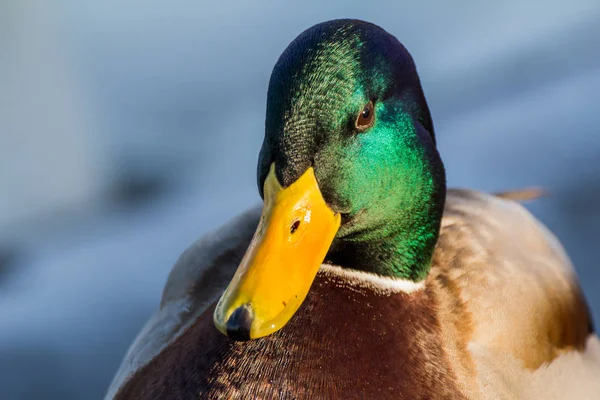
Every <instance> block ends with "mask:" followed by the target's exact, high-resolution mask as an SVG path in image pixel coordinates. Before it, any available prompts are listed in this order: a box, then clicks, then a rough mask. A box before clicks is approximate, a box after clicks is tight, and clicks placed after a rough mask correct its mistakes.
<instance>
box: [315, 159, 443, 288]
mask: <svg viewBox="0 0 600 400" xmlns="http://www.w3.org/2000/svg"><path fill="white" fill-rule="evenodd" d="M433 153H435V154H433ZM429 156H430V157H431V158H430V160H429V161H431V162H430V163H426V165H429V166H430V168H426V169H424V170H423V173H422V175H423V176H422V179H421V178H417V179H416V180H417V182H418V183H417V184H416V185H412V186H411V188H412V189H411V190H402V189H398V190H397V191H395V192H393V193H390V196H391V199H390V200H389V201H380V202H374V206H373V208H369V209H364V210H362V211H361V212H359V213H357V214H356V215H354V216H346V218H345V219H346V220H345V221H344V219H343V220H342V229H341V230H340V234H339V235H338V237H337V238H336V240H335V241H334V243H333V245H332V247H331V249H330V251H329V254H328V255H327V257H326V261H327V262H330V263H332V264H335V265H339V266H341V267H344V268H349V269H355V270H362V271H365V272H371V273H374V274H377V275H381V276H384V277H391V278H399V279H407V280H411V281H415V282H418V281H421V280H423V279H425V277H426V276H427V274H428V273H429V269H430V264H431V259H432V256H433V252H434V249H435V245H436V243H437V240H438V236H439V231H440V225H441V220H442V214H443V211H444V204H445V199H446V181H445V174H444V168H443V164H442V163H441V160H439V156H438V154H437V151H435V150H433V151H432V154H430V155H429ZM344 225H345V226H344Z"/></svg>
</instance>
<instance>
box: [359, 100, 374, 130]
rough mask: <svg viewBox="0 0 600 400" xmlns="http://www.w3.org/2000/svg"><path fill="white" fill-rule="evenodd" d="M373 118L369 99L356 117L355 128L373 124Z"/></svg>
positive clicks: (362, 128) (360, 128) (363, 127)
mask: <svg viewBox="0 0 600 400" xmlns="http://www.w3.org/2000/svg"><path fill="white" fill-rule="evenodd" d="M374 119H375V110H374V109H373V102H372V101H370V102H368V103H367V105H366V106H364V108H363V109H362V111H361V112H360V113H359V114H358V117H357V118H356V128H357V129H359V130H365V129H367V128H369V127H370V126H371V125H373V120H374Z"/></svg>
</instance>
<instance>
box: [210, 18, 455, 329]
mask: <svg viewBox="0 0 600 400" xmlns="http://www.w3.org/2000/svg"><path fill="white" fill-rule="evenodd" d="M265 125H266V126H265V137H264V142H263V145H262V149H261V151H260V155H259V160H258V188H259V192H260V194H261V196H262V198H263V200H264V207H263V213H262V216H261V218H260V222H259V225H258V228H257V230H256V233H255V235H254V237H253V239H252V242H251V244H250V246H249V248H248V250H247V252H246V254H245V256H244V258H243V259H242V261H241V264H240V266H239V268H238V270H237V272H236V273H235V276H234V277H233V279H232V281H231V283H230V284H229V286H228V287H227V289H226V291H225V292H224V294H223V295H222V297H221V299H220V300H219V302H218V304H217V307H216V308H215V313H214V321H215V324H216V326H217V328H218V329H219V330H220V331H221V332H223V333H224V334H226V335H228V336H230V337H231V338H233V339H236V340H248V339H255V338H259V337H262V336H266V335H269V334H271V333H273V332H275V331H277V330H279V329H281V328H282V327H283V326H284V325H285V324H286V323H287V322H288V321H289V320H290V319H291V318H292V317H293V315H294V313H295V312H296V311H297V310H298V308H299V307H300V305H301V304H302V302H303V300H304V299H305V297H306V295H307V294H308V292H309V289H310V287H311V285H312V282H313V280H314V279H315V277H316V275H317V272H318V270H319V268H320V266H321V264H322V263H323V262H324V261H326V262H329V263H332V264H335V265H338V266H340V267H342V268H348V269H354V270H362V271H365V272H367V273H372V274H377V275H379V276H382V277H387V278H389V279H405V280H410V281H414V282H419V281H422V280H423V279H425V277H426V275H427V273H428V271H429V265H430V262H431V257H432V255H433V250H434V247H435V243H436V241H437V237H438V234H439V228H440V222H441V217H442V211H443V207H444V200H445V195H446V186H445V173H444V167H443V164H442V161H441V159H440V157H439V154H438V151H437V149H436V144H435V137H434V131H433V124H432V121H431V117H430V114H429V109H428V106H427V103H426V101H425V97H424V95H423V91H422V89H421V84H420V81H419V77H418V74H417V71H416V68H415V64H414V62H413V60H412V57H411V56H410V54H409V53H408V51H407V50H406V49H405V48H404V46H403V45H402V44H401V43H400V42H399V41H398V40H397V39H396V38H395V37H393V36H392V35H390V34H389V33H387V32H386V31H384V30H383V29H382V28H380V27H378V26H376V25H373V24H370V23H367V22H363V21H357V20H334V21H328V22H324V23H321V24H318V25H315V26H313V27H312V28H310V29H308V30H306V31H305V32H303V33H302V34H300V35H299V36H298V37H297V38H296V39H295V40H294V41H293V42H292V43H291V44H290V45H289V46H288V47H287V49H286V50H285V51H284V52H283V54H282V55H281V57H280V58H279V60H278V61H277V63H276V65H275V67H274V69H273V72H272V75H271V79H270V82H269V90H268V95H267V115H266V124H265Z"/></svg>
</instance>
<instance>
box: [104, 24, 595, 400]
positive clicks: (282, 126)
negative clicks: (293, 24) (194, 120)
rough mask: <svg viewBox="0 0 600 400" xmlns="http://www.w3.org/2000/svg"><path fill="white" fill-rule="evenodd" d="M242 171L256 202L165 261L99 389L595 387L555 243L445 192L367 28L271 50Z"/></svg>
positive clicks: (419, 117)
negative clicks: (153, 301)
mask: <svg viewBox="0 0 600 400" xmlns="http://www.w3.org/2000/svg"><path fill="white" fill-rule="evenodd" d="M257 175H258V188H259V192H260V195H261V197H262V198H263V200H264V204H263V205H262V207H258V208H255V209H251V210H249V211H248V212H246V213H244V214H242V215H241V216H238V217H236V218H235V219H233V220H232V221H231V222H229V223H228V224H227V225H225V226H224V227H223V228H221V229H220V230H218V231H217V232H213V233H212V234H209V235H207V236H206V237H205V238H203V239H201V240H200V241H199V242H197V243H195V244H193V245H192V246H191V247H190V248H189V249H188V250H186V251H185V252H184V253H183V255H182V256H181V258H180V259H179V260H178V262H177V263H176V265H175V266H174V268H173V270H172V272H171V274H170V276H169V278H168V281H167V283H166V286H165V289H164V292H163V297H162V303H161V305H160V310H159V311H158V312H157V313H156V314H155V315H154V316H153V317H152V318H151V319H150V321H149V322H148V323H147V324H146V326H145V327H144V328H143V330H142V332H141V333H140V335H139V336H138V338H137V339H136V341H135V342H134V343H133V345H132V346H131V348H130V350H129V352H128V354H127V356H126V358H125V360H124V361H123V364H122V366H121V368H120V370H119V372H118V373H117V376H116V378H115V380H114V382H113V384H112V386H111V388H110V389H109V393H108V395H107V398H114V399H119V400H123V399H198V398H201V399H221V398H223V399H225V398H227V399H229V398H236V399H238V398H239V399H250V398H264V399H275V398H282V399H283V398H285V399H324V398H340V399H351V398H364V399H463V398H464V399H490V398H498V399H558V398H560V399H592V398H593V399H598V398H600V379H599V377H600V342H599V340H598V337H597V336H596V334H595V333H594V328H593V324H592V321H591V317H590V313H589V311H588V307H587V305H586V301H585V299H584V297H583V295H582V292H581V289H580V287H579V284H578V282H577V278H576V275H575V272H574V270H573V268H572V265H571V263H570V261H569V259H568V258H567V256H566V254H565V252H564V250H563V248H562V247H561V245H560V243H559V242H558V241H557V239H556V238H555V237H554V236H553V235H552V234H551V233H550V232H549V231H548V230H547V229H546V228H545V227H544V226H543V225H542V224H541V223H540V222H538V221H537V220H536V219H535V218H534V217H533V216H532V215H531V214H529V213H528V212H527V211H526V210H525V209H524V208H523V207H522V206H521V205H519V204H518V203H517V202H514V201H512V200H510V199H509V198H510V197H511V196H510V195H508V196H507V195H503V196H494V195H492V194H485V193H480V192H476V191H470V190H452V189H450V190H447V189H446V180H445V171H444V165H443V163H442V160H441V158H440V156H439V154H438V150H437V148H436V139H435V134H434V128H433V124H432V119H431V117H430V112H429V108H428V105H427V102H426V101H425V97H424V94H423V91H422V88H421V84H420V81H419V77H418V74H417V71H416V68H415V64H414V62H413V59H412V57H411V56H410V54H409V53H408V51H407V50H406V49H405V48H404V46H403V45H402V44H401V43H400V42H399V41H398V40H397V39H396V38H395V37H393V36H392V35H390V34H389V33H387V32H386V31H385V30H383V29H382V28H380V27H378V26H376V25H373V24H370V23H367V22H363V21H357V20H334V21H329V22H324V23H321V24H318V25H315V26H313V27H312V28H310V29H308V30H306V31H305V32H303V33H302V34H300V35H299V36H298V37H297V38H296V39H295V40H294V41H293V42H292V43H291V44H290V45H289V46H288V48H287V49H286V50H285V51H284V52H283V54H282V55H281V57H280V58H279V60H278V61H277V63H276V65H275V67H274V69H273V73H272V75H271V79H270V82H269V89H268V94H267V111H266V128H265V137H264V142H263V145H262V149H261V151H260V155H259V160H258V174H257ZM515 197H518V196H515Z"/></svg>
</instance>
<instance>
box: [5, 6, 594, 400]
mask: <svg viewBox="0 0 600 400" xmlns="http://www.w3.org/2000/svg"><path fill="white" fill-rule="evenodd" d="M455 3H456V2H454V3H449V2H441V1H440V2H436V3H435V6H432V5H430V4H422V3H417V2H413V3H407V2H392V1H385V2H379V3H373V4H370V3H369V4H367V3H365V2H364V1H363V2H359V1H350V2H340V1H334V2H329V3H326V4H322V3H319V2H316V1H303V2H302V3H295V4H288V3H286V4H283V3H277V2H274V1H273V2H266V3H261V5H260V6H259V5H257V4H256V3H255V2H249V1H246V2H236V3H233V2H221V3H219V4H210V5H208V4H200V3H197V2H191V1H175V2H169V3H152V4H149V3H147V2H141V1H126V2H117V1H115V0H109V1H105V2H91V1H87V0H86V1H75V0H70V1H67V0H62V1H59V2H57V3H56V5H55V7H56V9H52V10H51V11H52V15H53V16H54V17H53V18H54V21H55V25H56V26H57V27H58V28H57V32H58V33H57V35H56V38H57V40H58V41H60V42H61V48H63V49H64V53H63V54H62V55H61V57H64V59H65V60H67V61H68V65H69V68H70V71H71V72H70V75H69V76H70V77H72V79H73V80H74V82H76V83H75V84H74V85H75V86H76V88H77V90H78V92H79V95H80V96H81V98H82V99H83V100H82V102H83V103H84V105H83V106H82V107H83V111H84V112H86V113H87V115H88V118H89V120H92V121H93V122H91V123H90V125H91V126H93V128H94V131H95V133H94V135H95V136H94V139H93V140H97V141H98V143H102V146H99V147H98V160H100V161H98V162H102V164H103V167H102V168H101V170H102V171H103V174H104V175H102V178H101V179H103V180H105V181H106V184H104V185H101V186H100V187H102V188H106V189H104V190H105V191H106V193H105V195H100V196H98V200H97V202H92V203H90V204H89V205H88V206H87V207H84V209H83V210H77V212H75V211H73V212H72V213H71V214H72V215H71V214H69V213H66V214H65V215H64V218H62V217H61V218H56V217H55V218H52V219H51V221H52V223H49V222H48V221H49V220H48V219H44V218H41V217H40V219H39V220H35V219H34V220H31V221H28V222H27V223H26V224H25V223H24V224H23V226H22V227H19V229H17V230H16V231H19V235H16V234H15V235H14V240H12V241H10V240H9V241H8V242H7V243H17V244H18V245H17V254H18V256H17V257H15V260H14V261H13V262H12V263H11V264H10V265H11V269H10V270H9V271H7V272H6V273H5V276H4V278H3V279H2V280H0V326H2V327H3V329H1V330H0V398H2V399H29V398H45V399H54V398H57V399H59V398H60V399H88V398H89V399H94V398H100V397H101V396H102V395H103V393H104V391H105V390H106V389H107V387H108V384H109V382H110V380H111V379H112V375H113V374H114V372H115V371H116V369H117V367H118V364H119V362H120V360H121V358H122V357H123V355H124V353H125V351H126V349H127V347H128V345H129V344H130V343H131V341H132V340H133V338H134V337H135V335H136V334H137V332H138V330H139V329H140V327H141V325H142V324H143V322H144V321H145V319H146V318H147V317H148V316H149V315H150V314H151V313H152V312H153V310H154V309H155V308H156V307H157V305H158V302H159V300H160V293H161V290H162V285H163V283H164V281H165V279H166V276H167V274H168V272H169V270H170V267H171V266H172V264H173V262H174V261H175V260H176V258H177V257H178V255H179V254H180V253H181V251H183V249H185V247H187V246H188V245H189V244H190V243H191V242H192V241H194V240H195V239H196V238H197V237H198V236H200V235H202V234H203V233H205V232H207V231H208V230H210V229H212V228H214V227H217V226H218V225H219V224H221V223H223V222H224V221H225V220H227V219H228V218H230V217H231V216H233V215H235V214H236V213H238V212H240V211H242V210H243V209H245V208H246V207H248V206H249V205H251V204H253V203H255V202H258V201H259V197H258V194H257V191H256V186H255V162H256V158H257V153H258V149H259V147H260V142H261V138H262V130H263V124H264V108H265V97H266V96H265V94H266V85H267V82H268V77H269V74H270V71H271V68H272V66H273V64H274V62H275V60H276V59H277V57H278V55H279V54H280V52H281V51H282V50H283V49H284V48H285V46H286V45H287V44H288V43H289V42H290V41H291V40H292V39H293V38H294V37H295V36H296V35H297V34H298V33H299V32H301V31H302V30H303V29H305V28H307V27H309V26H311V25H312V24H314V23H316V22H320V21H322V20H326V19H331V18H338V17H356V18H361V19H366V20H370V21H373V22H375V23H377V24H379V25H381V26H383V27H384V28H386V29H387V30H389V31H390V32H392V33H393V34H395V35H396V36H397V37H398V38H399V39H400V40H401V41H403V42H404V44H405V45H406V46H407V47H408V48H409V50H410V51H411V52H412V53H413V56H414V58H415V59H416V62H417V65H418V67H419V71H420V73H421V78H422V80H423V85H424V89H425V93H426V95H427V97H428V100H429V103H430V105H431V110H432V113H433V117H434V121H435V124H436V131H437V134H438V141H439V146H440V149H441V152H442V156H443V158H444V160H445V163H446V166H447V171H448V177H449V183H450V184H451V185H453V186H461V187H474V188H479V189H482V190H504V189H510V188H518V187H521V186H527V185H536V186H543V187H545V188H547V189H548V190H549V191H550V192H551V196H550V197H548V198H546V199H543V200H540V201H538V202H536V203H533V204H532V205H531V206H530V209H531V210H532V211H533V212H534V213H535V215H536V216H538V217H539V218H540V219H542V221H544V222H545V223H546V224H548V225H549V227H550V228H551V229H553V230H554V231H555V232H556V233H557V235H558V236H559V238H560V239H561V240H562V241H563V243H564V244H565V246H566V248H567V250H568V252H569V254H570V256H571V257H572V259H573V261H574V263H575V265H576V268H577V271H578V273H579V274H580V276H581V278H582V284H583V287H584V290H585V292H586V295H587V296H588V298H589V300H590V303H591V305H592V308H593V311H594V315H595V317H596V320H598V319H600V294H599V293H598V291H597V290H596V288H597V286H598V284H599V283H600V273H599V272H598V270H597V269H596V261H595V257H594V251H595V248H596V246H597V244H598V241H599V240H600V228H598V226H599V224H600V178H599V176H600V175H599V174H600V167H599V166H598V162H597V160H598V159H599V156H600V131H599V128H598V127H599V126H600V113H599V112H598V111H599V110H600V108H599V106H598V100H597V99H598V93H599V92H600V53H598V51H597V49H598V48H600V24H599V23H598V22H599V21H600V3H598V2H597V1H596V0H593V1H592V0H589V1H587V0H577V1H575V2H571V3H570V4H568V5H567V4H565V3H564V2H559V1H548V2H545V4H544V5H543V6H541V5H540V4H539V3H536V2H527V3H523V2H521V1H517V0H511V1H507V2H503V3H501V4H500V3H498V4H492V3H483V2H476V1H464V2H461V5H460V7H459V6H456V4H455ZM32 4H35V2H33V3H32ZM46 11H48V10H46ZM22 12H27V11H22ZM48 12H50V11H48ZM43 28H44V27H43V25H42V26H41V27H40V29H43ZM0 44H1V43H0ZM0 64H2V62H0ZM1 71H2V70H0V72H1ZM83 111H81V110H77V112H78V113H79V112H83ZM48 135H53V132H48ZM0 143H1V142H0ZM54 145H55V146H56V150H55V151H57V152H59V153H60V151H61V150H60V149H61V148H62V146H63V145H64V143H60V142H58V141H57V143H54ZM93 148H96V147H93ZM1 152H2V149H0V154H1ZM29 162H31V163H34V162H35V160H31V161H29ZM98 179H100V178H98ZM153 180H154V181H157V182H166V183H163V185H164V186H161V185H158V188H159V189H160V188H162V189H163V191H162V192H161V191H160V190H159V191H158V192H157V193H154V192H152V191H151V192H149V193H146V192H142V195H141V197H142V198H147V201H145V202H141V203H134V204H133V205H132V204H129V205H127V206H125V205H123V204H120V203H118V204H117V203H115V202H114V192H115V190H116V189H115V188H117V187H120V185H121V186H122V185H123V184H125V185H127V184H131V182H139V181H141V182H145V181H150V182H152V181H153ZM123 182H125V183H123ZM2 190H5V188H2ZM111 193H112V194H111ZM153 193H154V195H153V196H151V195H152V194H153ZM136 204H137V205H136ZM36 221H37V222H36ZM2 237H6V238H9V239H10V238H11V236H10V232H4V233H3V235H2ZM1 244H2V243H0V245H1Z"/></svg>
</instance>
